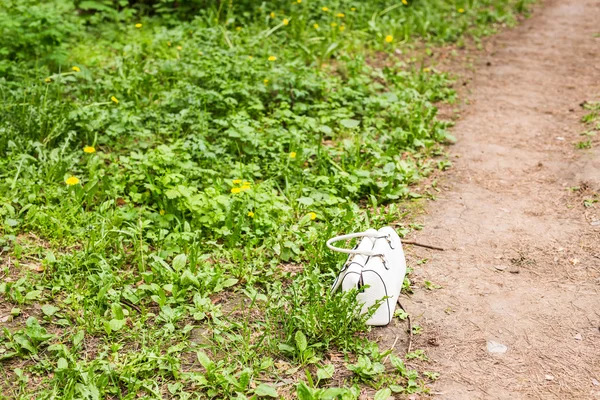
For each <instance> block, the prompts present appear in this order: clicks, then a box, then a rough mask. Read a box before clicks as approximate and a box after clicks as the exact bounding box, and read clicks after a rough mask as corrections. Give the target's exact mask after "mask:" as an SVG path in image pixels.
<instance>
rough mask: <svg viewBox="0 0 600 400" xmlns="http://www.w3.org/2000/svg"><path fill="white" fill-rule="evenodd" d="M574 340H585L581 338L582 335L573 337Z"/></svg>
mask: <svg viewBox="0 0 600 400" xmlns="http://www.w3.org/2000/svg"><path fill="white" fill-rule="evenodd" d="M573 339H575V340H583V338H582V337H581V333H578V334H577V335H575V336H573Z"/></svg>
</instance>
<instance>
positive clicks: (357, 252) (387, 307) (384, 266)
mask: <svg viewBox="0 0 600 400" xmlns="http://www.w3.org/2000/svg"><path fill="white" fill-rule="evenodd" d="M352 238H362V240H361V241H360V242H359V243H358V245H357V246H356V247H354V249H343V248H339V247H335V246H333V243H334V242H337V241H340V240H347V239H352ZM327 247H329V249H331V250H333V251H339V252H342V253H348V254H350V256H349V257H348V260H347V261H346V263H345V264H344V267H343V268H342V270H341V271H340V273H339V275H338V276H337V278H336V280H335V281H334V283H333V287H332V289H331V290H332V292H335V291H336V290H338V289H341V290H342V291H348V290H351V289H355V288H356V289H362V291H360V292H359V294H358V295H357V296H356V297H357V300H358V302H359V303H362V309H361V313H362V314H365V313H366V312H367V311H368V309H369V308H370V307H372V306H373V305H374V304H376V303H377V302H378V301H381V300H382V299H383V301H382V302H381V304H380V306H379V307H378V308H377V310H376V311H375V313H374V314H373V315H372V316H371V317H370V318H369V319H368V320H367V325H373V326H383V325H387V324H389V323H390V322H391V321H392V318H393V317H394V309H395V308H396V301H397V300H398V296H400V290H402V284H403V282H404V275H405V274H406V259H405V257H404V251H403V250H402V242H401V240H400V237H399V236H398V234H397V233H396V231H395V230H394V229H393V228H391V227H384V228H381V229H379V230H375V229H368V230H367V231H365V232H359V233H352V234H349V235H342V236H336V237H334V238H331V239H329V240H328V241H327Z"/></svg>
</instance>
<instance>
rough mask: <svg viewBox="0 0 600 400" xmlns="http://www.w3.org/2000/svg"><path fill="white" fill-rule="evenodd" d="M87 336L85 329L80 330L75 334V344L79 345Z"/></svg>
mask: <svg viewBox="0 0 600 400" xmlns="http://www.w3.org/2000/svg"><path fill="white" fill-rule="evenodd" d="M84 337H85V332H84V331H82V330H81V331H78V332H77V333H76V334H75V335H74V336H73V346H75V347H77V346H79V345H80V344H81V342H83V338H84Z"/></svg>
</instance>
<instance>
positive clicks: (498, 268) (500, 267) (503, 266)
mask: <svg viewBox="0 0 600 400" xmlns="http://www.w3.org/2000/svg"><path fill="white" fill-rule="evenodd" d="M494 268H496V269H497V270H498V271H504V270H505V269H506V268H507V267H506V265H494Z"/></svg>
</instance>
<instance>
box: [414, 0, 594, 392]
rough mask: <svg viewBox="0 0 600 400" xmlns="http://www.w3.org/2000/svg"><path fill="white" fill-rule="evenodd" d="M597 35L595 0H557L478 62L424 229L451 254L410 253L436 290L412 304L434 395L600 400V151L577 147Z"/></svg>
mask: <svg viewBox="0 0 600 400" xmlns="http://www.w3.org/2000/svg"><path fill="white" fill-rule="evenodd" d="M598 32H600V2H599V1H598V0H564V1H554V0H550V1H547V2H544V4H543V6H541V7H538V9H537V11H536V13H535V14H534V16H533V17H532V18H531V19H530V20H527V21H525V22H524V23H523V24H522V25H521V26H519V27H518V28H516V29H514V30H512V31H509V32H506V33H504V34H501V35H499V36H498V37H496V38H495V39H493V40H492V41H491V42H490V43H488V45H489V47H490V48H491V52H490V53H488V55H486V56H484V57H483V58H482V59H481V60H480V62H478V66H477V73H476V75H475V79H474V81H473V82H472V85H470V86H471V93H470V94H468V96H467V97H468V98H469V100H470V102H471V105H469V106H467V107H466V108H465V113H464V115H463V117H462V118H461V120H460V122H459V123H458V124H457V125H456V127H455V129H454V134H455V135H456V136H457V137H458V139H459V141H458V143H457V145H456V146H453V147H452V148H451V149H450V150H451V153H452V154H453V163H454V168H453V169H452V171H451V172H450V173H449V174H448V177H447V178H446V182H444V183H443V184H442V186H443V187H444V189H443V190H442V192H441V193H440V194H439V199H438V201H436V202H434V203H431V204H430V206H429V212H428V214H427V215H426V217H425V218H424V221H423V222H424V225H425V229H424V230H423V231H422V232H419V234H418V235H417V238H418V239H419V240H420V241H422V242H430V243H435V244H439V245H442V246H444V247H446V248H447V249H448V250H447V251H445V252H435V251H429V250H425V249H414V250H411V252H412V254H411V258H412V260H411V261H412V264H413V265H414V262H415V261H416V260H417V259H425V258H426V259H428V261H427V262H426V263H425V264H423V265H420V266H417V267H416V268H415V270H416V271H415V275H416V280H417V282H420V283H423V282H424V281H425V280H428V281H431V282H432V283H433V284H437V285H441V286H442V288H441V289H437V290H431V291H429V290H419V291H417V292H416V293H415V295H414V296H412V297H411V299H410V300H404V302H405V303H406V304H405V306H406V307H407V308H408V309H409V311H410V312H411V313H412V314H413V316H414V318H413V319H414V320H413V323H416V324H419V325H421V326H422V327H423V334H422V335H418V336H416V337H415V340H416V343H415V346H414V347H417V348H424V349H426V351H427V354H428V355H429V356H430V358H431V359H432V360H433V363H432V365H431V367H430V368H431V369H433V370H436V371H439V372H441V373H442V376H441V378H440V380H439V381H438V382H437V383H436V384H435V385H434V388H433V391H434V393H436V395H437V397H438V398H441V399H478V398H485V399H520V398H523V399H529V398H540V399H551V398H557V399H558V398H560V399H573V398H575V399H587V398H592V399H600V383H599V382H598V381H600V330H599V329H600V285H599V284H600V226H593V225H592V224H591V222H592V221H596V220H600V205H599V204H598V203H596V206H595V208H592V207H590V208H585V207H584V206H583V198H585V197H586V196H591V195H592V193H593V192H596V193H597V192H600V151H598V150H597V149H596V150H591V151H589V150H588V151H583V150H576V149H575V146H574V144H575V143H577V142H578V141H580V140H584V139H583V138H582V137H581V136H579V134H580V133H581V132H582V131H583V130H584V128H583V126H582V125H581V123H580V122H579V119H580V118H581V116H582V114H583V111H582V110H581V107H580V103H582V102H583V101H584V100H598V99H600V38H597V37H594V34H597V33H598ZM575 186H579V187H580V190H575V191H573V190H568V188H569V187H575ZM488 341H494V342H497V343H500V344H503V345H505V346H507V348H508V349H507V351H506V352H505V353H496V354H492V353H490V352H488V350H487V343H488ZM414 347H413V348H414Z"/></svg>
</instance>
